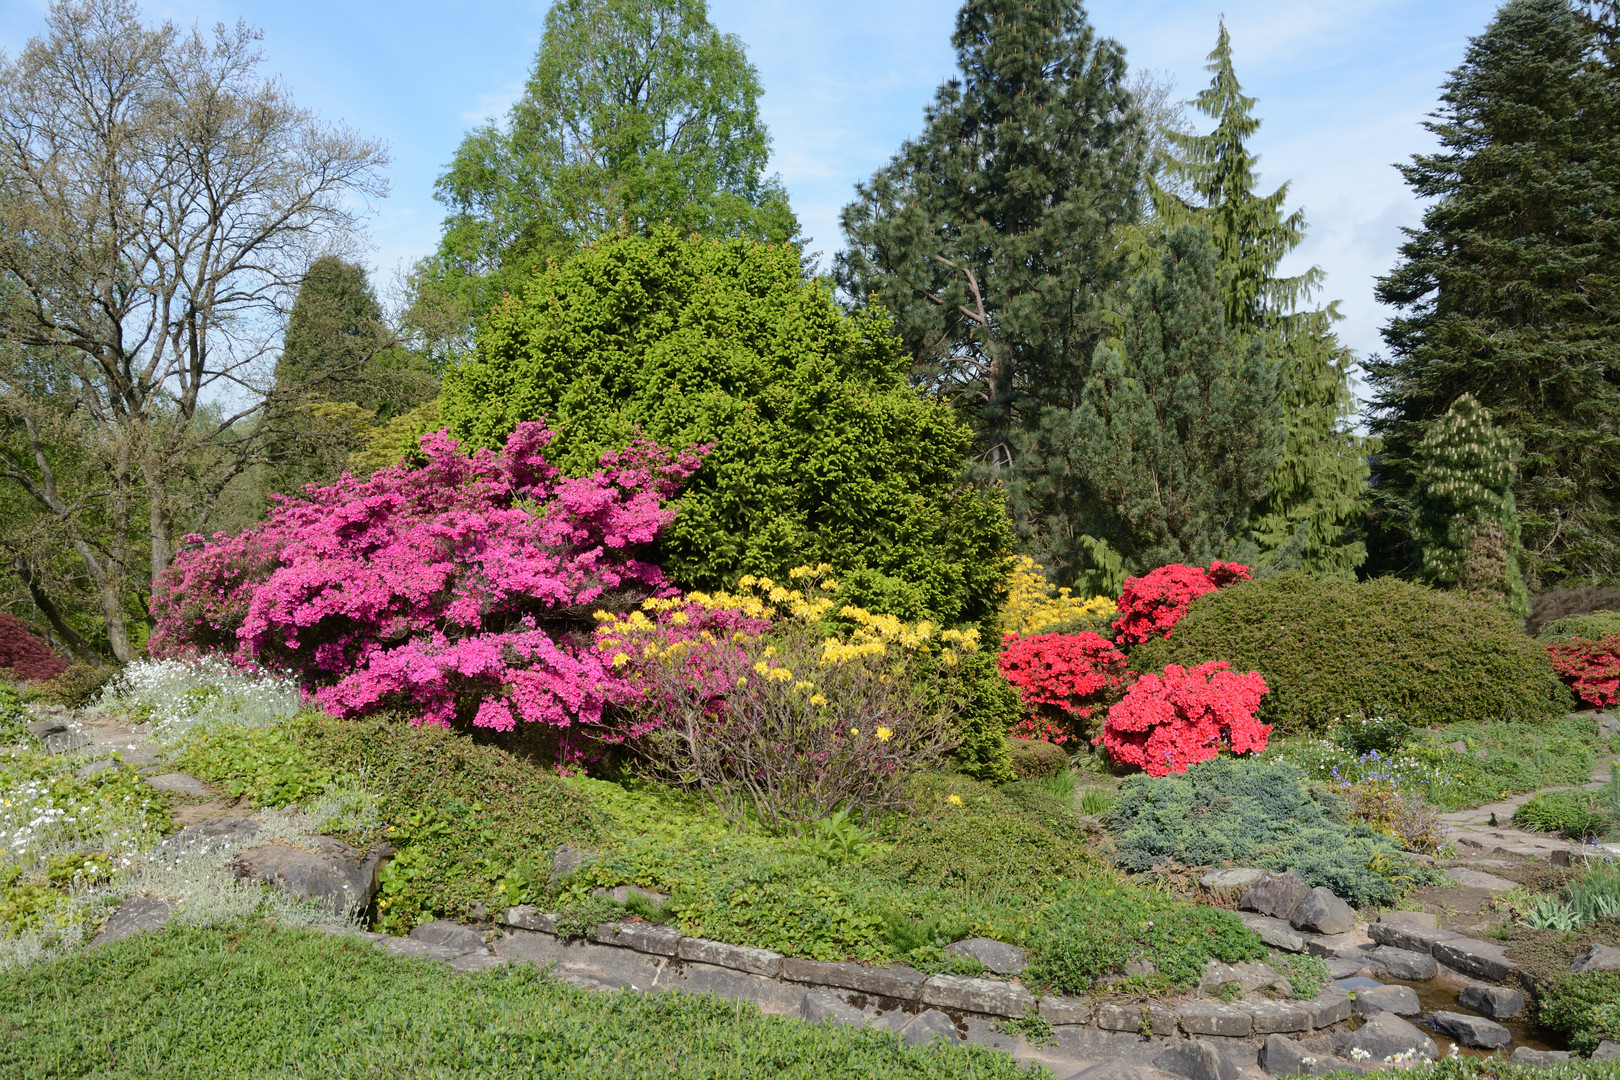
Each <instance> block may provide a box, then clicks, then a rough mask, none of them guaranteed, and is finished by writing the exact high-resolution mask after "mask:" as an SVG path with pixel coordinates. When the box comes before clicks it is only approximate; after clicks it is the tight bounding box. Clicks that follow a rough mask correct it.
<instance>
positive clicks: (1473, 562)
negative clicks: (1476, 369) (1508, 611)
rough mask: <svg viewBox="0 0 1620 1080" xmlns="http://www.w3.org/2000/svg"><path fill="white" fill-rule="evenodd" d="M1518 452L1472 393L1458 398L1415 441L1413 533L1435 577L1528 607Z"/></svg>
mask: <svg viewBox="0 0 1620 1080" xmlns="http://www.w3.org/2000/svg"><path fill="white" fill-rule="evenodd" d="M1517 452H1518V448H1517V447H1516V446H1515V445H1514V443H1513V440H1512V439H1511V438H1510V437H1509V436H1508V435H1506V434H1505V433H1503V432H1502V431H1500V430H1498V429H1497V428H1496V427H1495V426H1494V425H1493V424H1492V423H1491V414H1490V413H1489V412H1488V411H1487V410H1485V409H1484V408H1482V407H1481V406H1480V404H1479V402H1478V401H1476V400H1475V399H1474V398H1473V396H1472V395H1469V394H1464V395H1463V396H1462V397H1460V398H1458V399H1457V401H1456V402H1455V403H1454V404H1453V405H1452V406H1451V408H1450V409H1449V410H1447V411H1446V414H1445V415H1444V416H1442V417H1440V419H1438V420H1436V421H1435V422H1434V423H1433V424H1431V425H1429V430H1428V432H1427V433H1426V434H1425V435H1424V436H1423V440H1422V441H1421V442H1419V443H1418V445H1417V447H1416V452H1415V454H1414V458H1415V461H1416V468H1415V470H1414V472H1415V475H1416V485H1415V491H1414V499H1413V502H1414V504H1415V509H1414V513H1413V517H1412V539H1413V541H1414V542H1415V543H1416V545H1417V548H1418V550H1419V552H1420V553H1421V558H1422V564H1421V571H1420V572H1421V574H1422V576H1423V577H1424V578H1425V579H1426V580H1427V581H1429V582H1430V583H1432V584H1435V585H1440V586H1443V587H1446V588H1460V589H1463V590H1464V591H1466V592H1470V593H1473V594H1475V595H1476V596H1482V597H1487V598H1490V599H1493V600H1501V601H1504V602H1506V603H1507V604H1508V606H1509V607H1511V608H1512V609H1513V610H1514V611H1515V612H1517V613H1518V614H1520V615H1528V614H1529V613H1530V605H1529V602H1528V599H1527V597H1526V595H1525V589H1524V578H1523V576H1522V574H1521V573H1520V570H1519V556H1520V546H1519V544H1520V538H1519V516H1518V513H1517V512H1516V510H1515V508H1514V501H1513V479H1514V471H1515V470H1514V458H1515V456H1516V455H1517Z"/></svg>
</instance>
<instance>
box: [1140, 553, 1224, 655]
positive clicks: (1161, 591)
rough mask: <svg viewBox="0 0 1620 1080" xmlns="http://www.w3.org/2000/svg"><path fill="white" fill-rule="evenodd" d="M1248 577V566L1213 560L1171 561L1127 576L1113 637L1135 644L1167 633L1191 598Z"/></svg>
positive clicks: (1167, 635) (1183, 611) (1185, 609)
mask: <svg viewBox="0 0 1620 1080" xmlns="http://www.w3.org/2000/svg"><path fill="white" fill-rule="evenodd" d="M1248 577H1249V568H1248V567H1247V566H1241V565H1239V564H1238V563H1223V562H1212V563H1210V564H1209V569H1208V570H1203V569H1200V568H1198V567H1196V566H1187V565H1185V564H1183V563H1171V564H1170V565H1169V566H1161V567H1159V568H1158V569H1157V570H1152V571H1149V572H1148V573H1146V574H1143V575H1142V576H1141V577H1139V578H1138V577H1132V578H1126V579H1125V587H1124V589H1123V590H1122V591H1121V592H1120V594H1119V617H1118V618H1116V619H1115V620H1114V640H1116V641H1118V642H1120V643H1121V644H1123V645H1135V644H1137V643H1138V642H1143V641H1151V640H1152V639H1153V638H1156V637H1169V636H1170V631H1171V630H1172V629H1173V628H1174V627H1175V625H1176V623H1178V622H1180V621H1181V617H1182V616H1183V615H1185V614H1187V606H1188V605H1189V604H1191V603H1192V602H1193V601H1194V600H1196V599H1198V598H1199V597H1200V596H1203V595H1204V594H1205V593H1210V592H1214V591H1215V590H1216V589H1220V588H1224V587H1226V586H1227V585H1230V584H1232V583H1233V582H1234V581H1245V580H1247V579H1248Z"/></svg>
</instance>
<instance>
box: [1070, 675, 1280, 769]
mask: <svg viewBox="0 0 1620 1080" xmlns="http://www.w3.org/2000/svg"><path fill="white" fill-rule="evenodd" d="M1230 669H1231V665H1230V664H1228V663H1227V662H1226V661H1225V660H1211V661H1209V662H1208V663H1204V664H1199V665H1198V666H1197V667H1195V668H1193V669H1192V670H1191V671H1188V670H1187V669H1186V668H1183V667H1181V666H1179V665H1177V664H1169V665H1167V666H1166V667H1165V669H1164V674H1163V675H1153V674H1147V675H1143V676H1142V677H1141V678H1140V679H1138V680H1137V681H1136V683H1135V685H1133V686H1132V687H1131V688H1130V689H1129V690H1127V691H1126V692H1125V697H1124V699H1123V700H1121V701H1120V703H1119V704H1118V705H1115V706H1114V707H1113V708H1111V709H1109V710H1108V722H1107V723H1106V724H1104V725H1103V732H1102V735H1101V736H1100V737H1098V738H1097V739H1095V740H1093V741H1094V742H1097V743H1101V744H1102V745H1103V746H1104V747H1105V748H1107V750H1108V754H1109V756H1110V757H1112V758H1113V759H1114V760H1115V761H1123V762H1125V763H1126V764H1128V765H1135V766H1137V767H1139V768H1140V769H1142V771H1144V772H1146V773H1147V774H1148V775H1149V776H1163V775H1165V774H1166V773H1171V772H1178V773H1179V772H1186V771H1187V768H1188V766H1190V765H1196V764H1197V763H1198V762H1200V761H1208V760H1209V759H1210V758H1212V757H1214V756H1215V755H1216V754H1218V753H1220V751H1221V749H1222V748H1223V747H1224V748H1226V749H1229V750H1232V751H1233V752H1234V753H1239V754H1242V753H1251V752H1252V753H1259V752H1260V751H1262V750H1264V749H1265V748H1266V736H1268V735H1270V734H1271V725H1270V724H1262V723H1259V722H1258V721H1257V720H1256V719H1255V711H1256V710H1257V709H1259V708H1260V697H1261V695H1263V694H1264V693H1265V692H1266V689H1267V687H1266V681H1265V680H1264V679H1263V678H1261V677H1260V673H1259V672H1257V671H1250V672H1245V673H1243V674H1239V673H1237V672H1235V671H1232V670H1230Z"/></svg>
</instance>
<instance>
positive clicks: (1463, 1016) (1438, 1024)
mask: <svg viewBox="0 0 1620 1080" xmlns="http://www.w3.org/2000/svg"><path fill="white" fill-rule="evenodd" d="M1430 1019H1431V1020H1432V1021H1433V1023H1434V1026H1435V1030H1437V1031H1440V1032H1443V1033H1444V1034H1447V1035H1450V1036H1451V1037H1452V1038H1453V1039H1456V1040H1457V1041H1458V1042H1460V1043H1462V1044H1463V1045H1464V1046H1473V1047H1477V1048H1478V1049H1480V1050H1500V1049H1501V1048H1502V1047H1504V1046H1507V1045H1508V1044H1509V1043H1511V1042H1512V1041H1513V1033H1512V1032H1510V1031H1509V1030H1508V1029H1507V1028H1505V1027H1503V1026H1502V1025H1501V1024H1498V1023H1497V1022H1496V1021H1495V1020H1487V1019H1485V1018H1484V1017H1483V1016H1470V1015H1469V1014H1467V1013H1459V1012H1447V1011H1445V1010H1444V1009H1442V1010H1440V1011H1439V1012H1436V1013H1435V1014H1434V1015H1433V1016H1432V1017H1430Z"/></svg>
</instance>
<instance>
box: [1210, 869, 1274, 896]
mask: <svg viewBox="0 0 1620 1080" xmlns="http://www.w3.org/2000/svg"><path fill="white" fill-rule="evenodd" d="M1265 876H1266V872H1265V871H1264V870H1257V869H1255V868H1254V867H1252V866H1234V867H1231V868H1230V869H1227V870H1211V871H1210V872H1209V873H1207V874H1205V875H1204V876H1203V877H1201V878H1199V879H1198V884H1200V885H1202V886H1203V887H1204V888H1206V889H1208V890H1209V891H1210V892H1215V891H1216V890H1219V889H1246V888H1248V887H1249V886H1250V885H1253V884H1254V883H1255V882H1257V881H1259V880H1260V879H1261V878H1263V877H1265Z"/></svg>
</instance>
